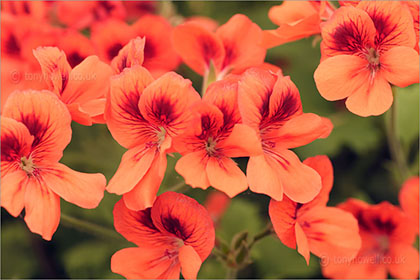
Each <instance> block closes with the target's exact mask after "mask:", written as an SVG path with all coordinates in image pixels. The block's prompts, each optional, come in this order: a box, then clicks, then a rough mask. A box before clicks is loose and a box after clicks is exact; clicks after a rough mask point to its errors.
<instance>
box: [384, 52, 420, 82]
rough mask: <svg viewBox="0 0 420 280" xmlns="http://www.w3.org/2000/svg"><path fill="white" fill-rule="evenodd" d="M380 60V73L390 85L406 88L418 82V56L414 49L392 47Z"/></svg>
mask: <svg viewBox="0 0 420 280" xmlns="http://www.w3.org/2000/svg"><path fill="white" fill-rule="evenodd" d="M380 59H381V66H380V67H381V70H380V71H381V73H382V74H383V76H384V77H385V79H387V80H388V82H390V83H391V84H394V85H396V86H399V87H406V86H409V85H411V84H414V83H418V82H419V54H418V53H417V52H416V51H415V50H414V49H412V48H408V47H394V48H391V49H390V50H389V51H387V52H385V53H383V54H382V55H381V57H380Z"/></svg>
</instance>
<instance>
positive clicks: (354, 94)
mask: <svg viewBox="0 0 420 280" xmlns="http://www.w3.org/2000/svg"><path fill="white" fill-rule="evenodd" d="M4 3H5V4H4V5H3V7H2V18H1V21H2V22H1V23H2V26H3V27H2V40H1V43H2V62H3V66H4V67H3V68H2V73H1V74H2V89H1V90H2V100H1V104H2V106H1V144H2V149H1V185H2V188H1V190H2V195H1V206H2V207H4V208H5V209H6V210H7V211H8V212H9V213H10V214H11V215H13V216H14V217H17V216H19V215H20V214H21V212H22V211H23V210H24V213H25V214H24V215H25V218H24V219H25V222H26V224H27V226H28V228H29V229H30V230H31V231H32V232H34V233H37V234H40V235H41V236H42V237H43V238H44V239H46V240H50V239H51V238H52V236H53V234H54V232H55V231H56V229H57V227H58V225H59V221H60V198H63V199H64V200H66V201H68V202H70V203H73V204H75V205H77V206H79V207H83V208H95V207H96V206H97V205H98V204H99V203H100V201H101V199H102V198H103V196H104V191H105V190H106V191H107V192H109V193H113V194H116V195H121V196H122V198H121V200H120V201H118V202H117V203H116V204H115V207H114V212H113V214H114V226H115V229H116V231H117V232H119V233H120V234H121V235H123V236H124V237H125V238H126V239H127V240H128V241H131V242H133V243H134V244H135V245H136V246H137V247H133V248H125V249H122V250H120V251H118V252H116V253H115V254H114V255H113V256H112V259H111V270H112V271H113V272H114V273H118V274H120V275H122V276H124V277H126V278H137V279H154V278H155V279H175V278H179V276H180V273H182V275H183V277H184V278H186V279H195V278H196V277H197V273H198V271H199V269H200V266H201V264H202V263H203V262H204V261H205V260H206V258H207V257H208V256H209V255H210V253H211V252H212V250H213V248H214V247H215V227H214V225H213V223H217V222H218V220H219V219H220V217H221V216H222V215H223V212H224V210H225V209H226V207H227V205H228V204H229V201H230V199H231V198H234V197H235V196H237V195H238V194H240V193H242V192H244V191H247V190H248V188H249V191H252V192H254V193H259V194H263V195H266V196H268V197H269V198H270V204H269V207H268V212H269V217H270V219H271V223H272V226H273V228H274V232H275V234H276V235H277V236H278V238H279V239H280V241H281V242H282V243H283V244H285V245H286V246H288V247H290V248H293V249H296V248H297V250H298V252H299V253H300V254H301V255H302V256H303V257H304V258H305V260H306V262H307V264H309V260H310V253H311V252H312V253H313V254H314V255H316V256H318V257H320V258H321V260H325V259H328V260H329V261H328V263H324V264H322V263H321V264H322V271H323V274H324V275H325V276H326V277H331V278H384V277H386V276H387V274H386V273H387V271H389V273H390V274H391V275H392V276H393V277H397V278H406V277H409V278H410V277H417V276H418V272H419V267H418V260H419V253H418V251H417V250H416V249H414V248H413V247H412V244H413V241H414V239H415V236H416V235H417V234H418V219H419V218H418V217H419V210H418V207H419V206H418V205H419V200H418V192H419V181H418V177H415V178H411V179H410V180H408V181H407V182H406V183H405V185H404V187H403V189H402V190H401V192H400V205H401V208H399V207H397V206H393V205H391V204H390V203H388V202H382V203H380V204H377V205H369V204H367V203H365V202H363V201H359V200H356V199H349V200H348V201H346V202H344V203H342V204H340V205H338V206H337V207H332V206H327V202H328V201H329V194H330V191H331V189H332V186H333V167H332V163H331V161H330V159H329V158H328V157H327V156H321V155H320V156H315V157H311V158H307V159H306V160H304V161H303V162H302V161H301V159H299V157H298V156H297V154H296V153H295V152H293V151H292V149H294V148H298V147H301V146H304V145H307V144H309V143H311V142H313V141H315V140H317V139H322V138H326V137H328V136H329V134H330V133H331V131H332V130H333V124H332V122H331V121H330V120H329V119H328V118H325V117H322V116H319V115H316V114H314V113H309V112H304V108H303V106H302V102H301V97H300V93H299V90H298V88H297V87H296V85H295V84H294V83H293V81H292V78H291V77H289V76H287V75H284V73H283V72H282V70H281V69H280V68H279V67H277V66H275V65H272V64H269V63H267V62H265V57H266V52H267V49H268V48H271V47H273V46H277V45H280V44H284V43H287V42H291V41H294V40H298V39H301V38H304V37H307V36H311V35H316V34H320V36H321V38H322V42H321V54H322V58H321V62H320V64H319V66H318V68H317V69H316V70H315V73H314V79H315V83H316V86H317V88H318V90H319V92H320V94H321V96H322V97H324V98H325V99H327V100H339V99H344V98H347V100H346V106H347V108H348V109H349V111H351V112H352V113H354V114H357V115H360V116H371V115H380V114H383V113H384V112H385V111H387V110H388V109H389V108H390V106H391V105H392V102H393V95H392V90H391V85H395V86H399V87H405V86H408V85H410V84H413V83H418V82H419V54H418V40H419V39H418V33H419V25H418V2H407V3H401V2H396V1H392V2H391V1H390V2H383V1H382V2H379V1H378V2H376V1H361V2H360V3H358V2H351V1H342V2H341V3H340V5H341V7H340V8H336V6H335V5H334V4H331V3H330V2H326V1H321V2H310V1H301V2H295V1H284V3H283V4H282V5H280V6H274V7H272V9H271V10H270V12H269V14H268V16H269V18H270V19H271V20H272V21H273V22H274V23H275V24H277V25H279V27H278V29H276V30H265V31H263V30H262V29H261V28H260V27H259V26H258V25H257V24H255V23H254V22H252V21H251V20H250V19H249V18H248V17H247V16H245V15H242V14H236V15H234V16H232V17H231V18H230V19H229V20H228V21H227V22H226V23H224V24H223V25H221V26H218V25H217V24H216V23H215V22H213V21H212V20H210V19H206V18H190V19H181V18H178V19H177V21H176V22H174V21H169V20H168V19H166V18H164V17H162V16H158V15H155V14H153V11H154V10H155V9H156V5H155V3H148V2H144V3H141V5H134V4H138V3H135V2H122V1H113V2H108V1H87V2H80V3H72V2H65V1H57V2H55V3H51V2H42V1H34V2H4ZM2 4H3V3H2ZM54 20H58V21H59V23H60V25H57V24H54ZM128 22H130V24H129V23H128ZM63 26H65V27H63ZM3 28H4V30H3ZM86 30H87V31H86ZM81 31H82V32H81ZM86 35H88V36H86ZM181 63H184V64H186V65H187V66H188V67H189V68H191V69H192V70H193V71H194V72H196V73H198V74H199V75H200V76H202V77H203V86H202V92H201V93H199V92H197V91H196V89H195V88H194V87H193V84H192V82H191V81H190V80H189V79H187V78H184V77H183V76H181V75H180V74H179V73H176V72H174V71H175V70H176V69H177V67H178V65H179V64H181ZM28 73H29V74H30V75H27V74H28ZM38 78H39V79H38ZM71 121H75V122H77V123H79V124H81V125H85V126H91V125H93V124H97V123H99V124H106V126H107V128H108V130H109V131H110V133H111V135H112V137H113V138H114V139H115V140H116V141H117V142H118V143H119V144H120V145H121V146H122V147H124V148H126V149H127V151H126V152H125V153H124V155H123V156H122V158H121V162H120V164H119V167H118V169H117V171H116V172H115V174H114V175H113V177H112V178H111V179H110V180H109V182H108V183H107V182H106V180H105V177H104V176H103V175H102V174H86V173H80V172H77V171H74V170H72V169H70V168H68V167H67V166H65V165H63V164H61V163H59V161H60V159H61V157H62V154H63V150H64V148H65V147H66V146H67V145H68V144H69V142H70V141H71V134H72V130H71V125H70V124H71ZM175 153H176V154H179V155H180V158H179V160H178V161H177V162H176V165H175V167H174V169H175V171H176V172H177V173H178V174H179V175H180V176H182V178H183V179H184V181H185V184H186V185H188V186H191V187H192V188H200V189H203V190H206V189H208V188H209V187H210V186H211V187H213V188H214V189H217V190H218V191H219V192H218V193H215V194H214V197H210V200H208V202H207V209H206V208H204V207H203V206H201V205H200V204H199V203H198V202H196V201H195V200H194V199H193V198H190V197H188V196H186V195H184V194H181V193H176V192H172V191H167V192H164V193H162V194H160V195H158V192H159V189H160V186H161V184H162V181H163V179H164V176H165V172H166V171H167V157H168V156H172V155H173V154H175ZM237 158H247V163H246V168H242V169H241V168H240V166H239V165H238V163H237V162H238V161H237ZM242 167H245V166H242ZM245 169H246V170H245ZM372 258H375V260H376V261H375V262H372V261H366V262H365V261H364V260H365V259H372ZM402 258H404V261H400V260H401V259H402Z"/></svg>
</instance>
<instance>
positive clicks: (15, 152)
mask: <svg viewBox="0 0 420 280" xmlns="http://www.w3.org/2000/svg"><path fill="white" fill-rule="evenodd" d="M70 122H71V117H70V114H69V112H68V110H67V108H66V106H65V105H64V104H63V103H62V102H61V101H60V100H59V99H58V98H57V97H56V96H55V95H54V94H53V93H52V92H49V91H32V90H29V91H24V92H15V93H13V94H12V95H11V96H10V97H9V99H8V100H7V103H6V105H5V107H4V111H3V113H2V117H1V145H2V147H1V206H2V207H4V208H5V209H6V210H7V211H8V212H9V213H10V214H11V215H13V216H15V217H16V216H18V215H19V213H20V212H21V211H22V209H23V208H25V221H26V224H27V225H28V227H29V229H30V230H31V231H32V232H34V233H38V234H40V235H42V237H43V238H44V239H47V240H50V239H51V237H52V235H53V234H54V232H55V230H56V229H57V226H58V224H59V221H60V197H62V198H63V199H65V200H67V201H69V202H71V203H74V204H76V205H78V206H80V207H83V208H95V207H96V206H97V205H98V204H99V202H100V201H101V199H102V197H103V193H104V189H105V184H106V181H105V177H104V176H103V175H102V174H85V173H80V172H76V171H74V170H71V169H70V168H68V167H67V166H65V165H63V164H61V163H59V162H58V161H59V160H60V158H61V157H62V154H63V150H64V148H65V147H66V146H67V144H68V143H69V142H70V139H71V127H70Z"/></svg>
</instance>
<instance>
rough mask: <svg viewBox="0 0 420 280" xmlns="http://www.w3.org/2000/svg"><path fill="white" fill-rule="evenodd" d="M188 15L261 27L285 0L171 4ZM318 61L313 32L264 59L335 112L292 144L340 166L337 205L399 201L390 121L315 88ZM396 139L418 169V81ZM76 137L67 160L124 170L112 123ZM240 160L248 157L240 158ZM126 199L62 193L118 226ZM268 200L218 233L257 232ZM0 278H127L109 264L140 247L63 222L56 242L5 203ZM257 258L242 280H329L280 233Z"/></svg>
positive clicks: (310, 101) (246, 196)
mask: <svg viewBox="0 0 420 280" xmlns="http://www.w3.org/2000/svg"><path fill="white" fill-rule="evenodd" d="M173 4H174V6H175V8H176V11H177V12H178V13H179V14H181V15H182V16H185V17H188V16H193V15H200V16H208V17H211V18H213V19H215V20H217V21H218V22H219V23H220V24H223V23H225V22H226V21H227V20H228V19H229V18H230V17H231V16H232V15H234V14H236V13H242V14H245V15H247V16H248V17H250V18H251V19H252V20H253V21H254V22H256V23H257V24H258V25H259V26H260V27H261V28H262V29H274V28H275V27H276V26H275V25H274V24H272V23H271V22H270V21H269V19H268V17H267V13H268V10H269V8H270V7H271V6H273V5H278V4H280V2H210V1H208V2H204V1H203V2H201V1H195V2H174V3H173ZM319 59H320V51H319V43H318V44H316V46H313V38H307V39H303V40H300V41H298V42H294V43H289V44H286V45H283V46H279V47H276V48H273V49H270V50H269V51H268V54H267V61H268V62H270V63H273V64H275V65H277V66H280V67H281V68H282V69H283V72H284V74H285V75H290V76H291V79H292V81H293V82H294V83H295V84H296V85H297V87H298V89H299V90H300V93H301V98H302V103H303V110H304V112H313V113H316V114H318V115H321V116H325V117H328V118H330V119H331V120H332V122H333V123H334V130H333V132H332V133H331V135H330V136H329V137H328V138H327V139H323V140H317V141H315V142H313V143H311V144H309V145H307V146H304V147H301V148H299V149H296V150H295V151H296V152H297V154H298V155H299V157H300V158H301V159H302V160H303V159H305V158H307V157H309V156H314V155H318V154H326V155H328V156H329V157H330V158H331V160H332V162H333V165H334V175H335V181H334V187H333V190H332V192H331V196H330V202H329V204H330V205H336V204H337V203H340V202H342V201H344V200H346V199H347V198H349V197H357V198H360V199H363V200H365V201H368V202H370V203H378V202H380V201H383V200H388V201H390V202H391V203H394V204H398V191H399V188H400V184H401V180H400V179H399V178H398V174H396V168H395V166H394V164H393V162H392V161H391V159H390V154H389V149H388V143H387V140H386V133H385V126H384V120H385V118H387V114H385V115H383V116H379V117H369V118H362V117H358V116H355V115H353V114H351V113H349V112H348V111H347V109H346V108H345V106H344V103H343V102H328V101H326V100H324V99H323V98H322V97H321V96H320V95H319V93H318V92H317V90H316V87H315V83H314V80H313V73H314V70H315V69H316V67H317V65H318V63H319ZM178 72H179V73H181V74H182V75H183V76H184V77H185V78H190V79H191V80H192V81H193V84H194V86H195V87H196V88H197V89H200V88H201V78H200V77H199V76H198V75H197V74H195V73H193V72H192V71H191V70H189V69H188V67H187V66H180V68H179V69H178ZM396 102H397V106H398V127H399V130H398V136H399V137H400V139H401V141H402V145H403V148H404V151H405V153H406V156H407V158H408V159H409V163H410V168H411V171H412V173H413V174H417V173H418V168H419V165H418V162H419V158H418V157H419V144H418V143H419V86H418V85H413V86H410V87H408V88H404V89H398V90H397V100H396ZM72 128H73V138H72V142H71V144H70V145H69V146H68V147H67V148H66V150H65V151H64V157H63V159H62V161H61V162H62V163H64V164H66V165H68V166H69V167H71V168H73V169H75V170H78V171H82V172H101V173H103V174H105V176H106V177H107V179H108V180H109V179H110V178H111V177H112V175H113V174H114V172H115V170H116V169H117V167H118V165H119V162H120V159H121V156H122V154H123V153H124V151H125V150H124V148H122V147H120V146H119V145H118V143H116V142H115V141H114V140H113V139H112V137H111V135H110V133H109V132H108V130H107V128H106V126H105V125H94V126H92V127H85V126H81V125H78V124H76V123H73V125H72ZM177 158H178V156H177V155H175V157H169V161H168V169H167V174H166V176H165V179H164V182H163V184H162V187H161V190H160V192H163V191H164V190H165V189H167V188H169V187H170V186H173V185H174V184H176V183H177V182H180V181H182V178H181V177H180V176H179V175H178V174H176V172H175V171H174V168H173V167H174V164H175V162H176V159H177ZM238 162H239V163H240V164H241V166H242V167H244V166H245V165H246V161H245V160H243V159H240V160H239V161H238ZM186 194H187V195H189V196H191V197H194V198H195V199H197V200H198V201H199V202H200V203H203V202H204V201H205V198H206V195H207V194H208V192H205V191H202V190H196V189H188V191H187V192H186ZM118 199H119V197H118V196H116V195H111V194H109V193H105V197H104V199H103V201H102V202H101V204H100V206H99V207H98V208H97V209H94V210H86V209H82V208H78V207H76V206H74V205H71V204H69V203H67V202H65V201H64V200H61V208H62V209H61V211H62V213H64V214H66V215H68V216H72V217H76V218H79V219H82V220H86V221H90V222H93V223H96V224H99V225H102V226H104V227H107V228H109V229H111V230H113V216H112V209H113V206H114V204H115V202H116V201H118ZM268 202H269V199H268V197H267V196H264V195H256V194H253V193H251V192H249V191H247V192H245V193H242V194H240V195H239V196H237V197H235V198H234V199H233V200H232V202H231V204H230V206H229V208H228V210H227V212H226V214H225V215H224V217H223V218H222V220H221V222H220V224H219V225H218V227H217V236H218V237H219V238H220V239H222V240H225V241H226V242H230V241H231V239H232V237H233V236H234V235H235V234H236V233H238V232H240V231H244V230H247V231H248V232H249V233H250V235H251V236H253V235H255V234H256V233H257V232H260V231H261V230H262V229H264V227H265V226H266V224H267V223H268V222H269V220H268V213H267V207H268ZM1 218H2V219H1V225H2V230H1V255H2V258H1V277H2V278H122V277H121V276H119V275H117V274H114V273H112V272H111V270H110V258H111V256H112V254H113V253H115V252H116V251H117V250H119V249H121V248H124V247H129V246H133V245H132V244H131V243H129V242H124V241H119V240H117V239H112V238H104V237H100V236H95V235H92V234H90V233H85V232H81V231H79V230H75V229H73V228H71V227H66V226H65V225H64V224H60V226H59V227H58V230H57V232H56V233H55V235H54V236H53V240H52V241H50V242H46V241H44V240H42V238H40V237H39V236H38V235H35V234H32V233H31V232H29V230H28V229H27V227H26V225H25V223H24V222H23V219H22V218H18V219H16V218H13V217H11V216H10V215H9V214H8V213H7V212H6V211H5V210H4V209H2V210H1ZM251 258H252V260H253V262H252V263H251V264H250V265H248V266H247V267H246V268H244V269H242V270H241V271H239V274H238V277H239V278H322V274H321V272H320V267H319V260H318V259H317V258H316V257H315V256H312V257H311V262H310V265H309V266H306V263H305V261H304V259H303V257H301V256H300V255H299V254H298V253H297V252H296V251H295V250H292V249H289V248H287V247H286V246H284V245H283V244H282V243H281V242H280V241H279V240H278V239H277V238H276V237H274V236H273V237H269V238H265V239H263V240H262V241H260V242H259V243H257V244H256V245H255V247H254V248H253V250H252V252H251ZM225 275H226V268H225V267H224V266H223V265H222V264H221V263H220V262H219V261H218V260H217V259H216V258H215V257H214V256H210V257H209V258H208V259H207V260H206V261H205V262H204V264H203V266H202V268H201V270H200V272H199V275H198V277H199V278H224V277H225Z"/></svg>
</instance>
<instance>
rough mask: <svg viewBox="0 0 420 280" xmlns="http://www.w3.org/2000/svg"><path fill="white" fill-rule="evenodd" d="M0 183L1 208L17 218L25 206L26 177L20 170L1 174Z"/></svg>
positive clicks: (27, 180)
mask: <svg viewBox="0 0 420 280" xmlns="http://www.w3.org/2000/svg"><path fill="white" fill-rule="evenodd" d="M2 131H3V130H2ZM2 145H3V143H2ZM2 149H3V148H2ZM2 165H3V164H2ZM0 181H1V196H0V198H1V207H4V208H5V209H6V210H7V212H9V213H10V215H12V216H13V217H17V216H18V215H19V214H20V212H22V209H23V207H24V206H25V202H24V198H25V191H26V186H27V185H28V182H29V179H28V176H27V175H26V174H25V172H23V171H21V170H16V171H12V172H8V173H7V174H4V173H3V172H2V176H1V179H0Z"/></svg>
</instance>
